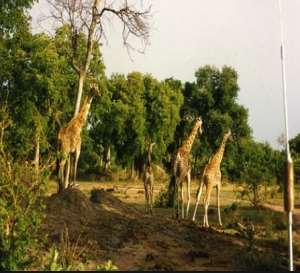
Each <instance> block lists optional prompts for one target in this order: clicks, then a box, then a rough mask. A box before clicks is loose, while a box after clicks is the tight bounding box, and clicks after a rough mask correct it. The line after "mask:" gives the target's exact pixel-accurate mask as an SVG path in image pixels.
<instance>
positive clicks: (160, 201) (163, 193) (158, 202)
mask: <svg viewBox="0 0 300 273" xmlns="http://www.w3.org/2000/svg"><path fill="white" fill-rule="evenodd" d="M168 198H169V194H168V187H166V188H165V189H163V190H160V192H159V194H158V196H157V197H156V198H155V200H154V207H155V208H169V206H168ZM176 206H177V198H176V195H175V207H176Z"/></svg>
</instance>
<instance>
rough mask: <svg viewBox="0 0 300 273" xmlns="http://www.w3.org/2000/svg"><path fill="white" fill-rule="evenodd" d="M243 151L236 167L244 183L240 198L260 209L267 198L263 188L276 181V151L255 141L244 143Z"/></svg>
mask: <svg viewBox="0 0 300 273" xmlns="http://www.w3.org/2000/svg"><path fill="white" fill-rule="evenodd" d="M241 149H242V152H241V154H240V164H237V165H236V168H239V169H240V172H241V179H242V182H243V183H242V189H241V190H240V196H241V198H242V199H243V198H246V199H247V200H248V201H250V203H251V204H252V205H253V206H255V207H258V206H259V205H260V204H261V202H262V201H263V200H264V198H265V196H264V195H263V191H262V188H263V187H266V186H268V185H271V184H272V183H274V181H275V169H276V162H275V160H274V151H273V149H272V148H271V147H270V145H269V144H267V143H266V144H263V143H257V142H254V141H245V142H243V144H242V147H241Z"/></svg>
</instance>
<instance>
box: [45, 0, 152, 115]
mask: <svg viewBox="0 0 300 273" xmlns="http://www.w3.org/2000/svg"><path fill="white" fill-rule="evenodd" d="M47 1H48V3H49V4H50V5H51V7H52V17H53V18H54V19H55V20H56V21H58V22H59V23H62V24H63V25H65V24H67V25H69V26H70V29H71V35H70V40H69V42H70V46H71V48H72V52H71V54H70V55H69V60H70V63H71V64H72V67H73V68H74V70H75V71H76V72H77V74H78V86H77V94H76V96H77V99H76V106H75V112H74V116H75V115H76V114H77V113H78V111H79V107H80V102H81V97H82V93H83V85H84V81H85V79H86V77H87V76H88V74H89V69H90V63H91V60H92V59H93V50H94V47H95V42H96V41H99V40H100V39H101V38H103V37H104V38H105V37H107V35H106V33H107V28H108V24H109V23H110V22H111V20H112V18H113V17H116V18H117V19H119V20H120V21H121V23H122V29H123V30H122V38H123V42H124V45H125V46H127V47H131V46H130V40H129V38H130V37H131V36H134V37H137V38H140V39H141V41H142V42H143V43H144V44H145V43H147V41H148V35H149V25H148V16H149V11H150V9H149V7H147V8H143V2H144V1H141V3H140V5H138V4H137V3H129V2H130V1H127V0H124V1H102V0H88V1H85V0H47ZM80 33H85V34H86V35H87V41H86V44H85V45H84V51H85V54H84V57H83V58H79V56H78V50H79V47H78V45H79V43H78V39H79V35H80Z"/></svg>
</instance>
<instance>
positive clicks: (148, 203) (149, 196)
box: [143, 143, 155, 215]
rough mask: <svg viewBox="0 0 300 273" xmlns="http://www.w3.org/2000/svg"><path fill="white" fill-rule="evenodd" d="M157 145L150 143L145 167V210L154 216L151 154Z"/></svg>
mask: <svg viewBox="0 0 300 273" xmlns="http://www.w3.org/2000/svg"><path fill="white" fill-rule="evenodd" d="M153 145H155V143H150V144H149V147H148V156H147V163H146V166H145V171H144V177H143V180H144V188H145V210H146V213H149V212H150V214H151V215H152V208H153V186H154V176H153V171H152V162H151V154H152V147H153Z"/></svg>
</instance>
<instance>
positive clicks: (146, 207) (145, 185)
mask: <svg viewBox="0 0 300 273" xmlns="http://www.w3.org/2000/svg"><path fill="white" fill-rule="evenodd" d="M144 188H145V199H146V200H145V212H146V213H148V212H149V191H148V187H147V181H145V182H144Z"/></svg>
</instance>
